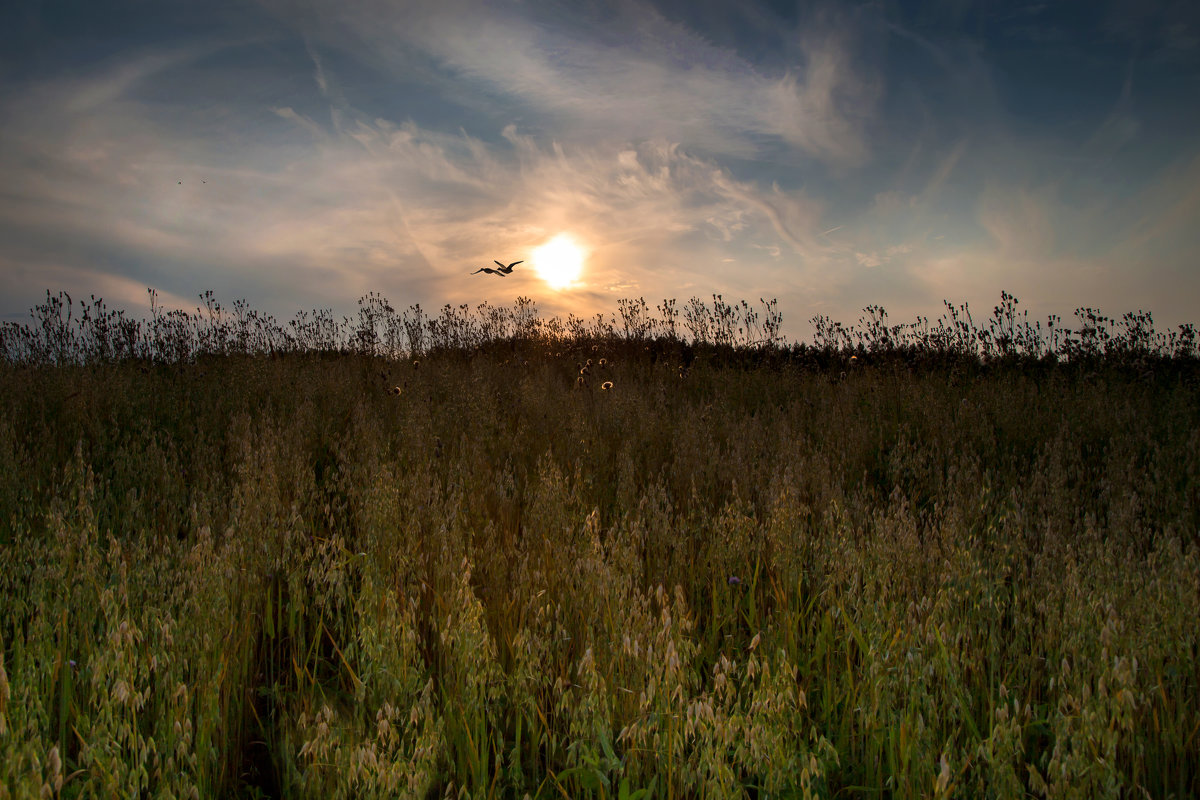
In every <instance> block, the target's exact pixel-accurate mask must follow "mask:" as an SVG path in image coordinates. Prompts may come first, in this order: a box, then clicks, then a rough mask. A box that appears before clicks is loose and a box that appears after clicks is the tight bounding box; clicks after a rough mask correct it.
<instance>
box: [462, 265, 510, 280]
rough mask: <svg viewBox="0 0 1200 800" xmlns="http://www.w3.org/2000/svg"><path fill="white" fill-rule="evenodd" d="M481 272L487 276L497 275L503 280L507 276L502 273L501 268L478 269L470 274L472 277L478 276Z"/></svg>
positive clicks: (505, 273)
mask: <svg viewBox="0 0 1200 800" xmlns="http://www.w3.org/2000/svg"><path fill="white" fill-rule="evenodd" d="M481 272H486V273H487V274H488V275H499V276H500V277H501V278H504V277H507V276H508V273H507V272H504V270H503V268H501V269H492V268H491V267H480V268H479V269H477V270H475V271H474V272H472V273H471V274H472V275H478V274H479V273H481Z"/></svg>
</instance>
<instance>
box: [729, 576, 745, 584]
mask: <svg viewBox="0 0 1200 800" xmlns="http://www.w3.org/2000/svg"><path fill="white" fill-rule="evenodd" d="M729 585H730V586H741V585H742V579H741V578H739V577H738V576H737V575H730V576H729Z"/></svg>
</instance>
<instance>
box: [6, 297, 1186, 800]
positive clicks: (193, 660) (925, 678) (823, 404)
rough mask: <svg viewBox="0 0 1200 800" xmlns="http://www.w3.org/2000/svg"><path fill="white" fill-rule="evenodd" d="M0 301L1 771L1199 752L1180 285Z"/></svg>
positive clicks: (579, 776) (704, 787)
mask: <svg viewBox="0 0 1200 800" xmlns="http://www.w3.org/2000/svg"><path fill="white" fill-rule="evenodd" d="M204 303H205V305H204V307H203V308H201V309H198V310H197V312H196V313H195V314H190V315H189V314H184V313H182V312H165V313H164V312H162V311H161V309H158V308H155V309H153V312H152V318H151V319H150V320H147V321H138V320H133V319H132V318H128V317H126V316H125V315H124V314H121V313H118V312H112V311H108V310H107V309H106V308H104V306H103V304H102V303H101V302H100V301H95V300H93V301H91V302H90V303H88V304H78V303H72V301H71V300H70V298H67V297H66V296H65V295H59V296H58V297H53V296H48V297H47V302H46V304H45V305H44V306H39V307H38V308H36V309H35V310H34V314H33V317H34V318H33V322H31V323H30V324H27V325H15V324H13V323H6V324H5V326H4V328H3V330H0V355H2V356H3V359H2V361H0V797H2V798H9V797H11V798H33V797H38V798H40V797H53V798H57V797H67V798H75V797H88V798H91V797H100V798H107V797H154V798H217V797H241V798H262V797H289V798H291V797H295V798H393V797H415V798H435V797H471V798H493V797H495V798H522V797H526V796H528V797H531V798H547V799H548V798H566V799H567V800H573V798H619V799H620V800H626V799H628V800H633V799H634V798H644V799H646V800H649V798H768V797H769V798H802V797H803V798H808V797H820V798H834V797H836V798H916V797H946V798H949V797H960V798H985V797H994V798H1010V797H1013V798H1017V797H1034V798H1043V797H1044V798H1142V797H1151V798H1169V797H1174V798H1180V800H1182V798H1187V797H1193V796H1196V795H1197V794H1200V625H1198V624H1197V618H1198V617H1200V362H1198V359H1197V350H1196V337H1195V330H1194V328H1192V327H1191V326H1183V327H1181V328H1180V329H1178V330H1177V331H1175V332H1169V333H1162V332H1157V331H1155V330H1154V329H1153V325H1152V321H1151V320H1150V319H1149V316H1148V315H1134V314H1131V315H1126V316H1125V317H1124V318H1122V319H1120V320H1111V319H1108V318H1105V317H1103V316H1102V315H1100V314H1099V312H1096V311H1093V310H1090V309H1081V310H1080V312H1079V314H1077V318H1078V319H1077V323H1072V324H1071V325H1070V326H1066V325H1064V324H1063V323H1062V322H1061V321H1057V320H1048V321H1047V323H1046V324H1045V325H1041V324H1030V323H1029V321H1028V318H1027V317H1026V316H1024V315H1023V314H1021V313H1020V312H1019V310H1018V309H1019V306H1018V305H1017V303H1016V301H1015V299H1014V298H1011V297H1010V296H1008V295H1005V296H1004V297H1003V298H1002V302H1001V304H1000V305H999V306H997V307H996V309H995V312H994V314H993V315H992V317H991V318H990V319H988V320H983V321H979V322H976V321H975V320H973V319H971V318H970V315H969V310H968V309H967V308H966V307H957V308H956V307H952V306H947V309H948V312H947V316H945V317H943V319H941V320H939V321H938V322H937V323H934V324H930V323H929V322H928V321H926V320H918V321H917V322H916V323H914V324H911V325H892V324H890V323H889V322H888V321H887V317H886V313H885V312H883V310H882V309H879V308H875V307H871V308H868V309H867V310H866V312H865V316H864V317H863V319H861V320H860V321H859V322H858V323H857V324H855V325H849V326H843V325H841V324H838V323H835V322H832V321H830V320H827V319H823V318H822V319H818V320H816V321H815V322H816V323H817V324H816V330H817V339H816V341H815V342H814V343H809V344H804V345H799V344H787V343H786V342H784V341H783V340H782V339H781V337H780V336H779V322H780V317H779V314H778V311H777V309H776V307H775V306H774V304H773V303H764V304H762V306H760V307H754V306H751V305H749V304H738V305H733V304H726V303H725V302H724V301H723V300H722V299H721V298H719V297H716V298H714V299H713V302H712V303H711V304H708V303H703V302H700V301H697V300H693V301H692V302H691V303H690V304H688V305H687V306H683V307H681V308H679V309H677V308H676V306H675V304H674V303H664V304H663V305H661V306H659V307H658V308H657V309H656V310H651V309H650V308H648V307H647V305H646V304H645V303H644V302H643V301H628V302H622V304H621V305H620V308H619V309H618V311H617V313H615V314H612V315H610V316H607V317H606V316H604V315H599V316H597V317H596V318H594V319H592V320H580V319H576V318H574V317H569V318H568V319H566V320H560V319H557V318H555V319H550V320H543V319H541V318H539V316H538V314H537V311H536V308H535V307H534V306H533V304H532V303H531V302H530V301H527V300H524V299H522V300H520V301H518V303H517V304H516V305H515V306H514V307H513V308H511V309H496V308H492V307H488V306H481V307H479V308H478V309H468V308H466V307H459V308H452V307H450V306H446V307H445V308H444V309H442V310H441V312H440V313H438V314H432V315H431V314H426V313H425V312H423V311H422V310H421V309H419V308H418V307H415V306H414V307H411V308H410V309H409V310H408V311H406V312H404V313H398V312H396V311H395V310H393V309H392V308H391V306H390V305H388V304H387V302H386V301H385V300H383V299H382V298H380V297H378V296H375V295H371V296H368V297H367V298H364V299H363V301H362V302H361V303H360V313H359V316H358V317H357V318H355V319H341V320H335V319H334V318H333V317H332V315H331V314H329V313H328V312H312V313H311V314H305V315H299V316H298V317H297V318H296V319H295V320H292V321H291V322H289V323H287V324H286V325H285V324H280V323H277V322H276V321H275V320H273V319H272V318H270V317H266V316H264V315H260V314H257V313H255V312H253V311H251V310H249V309H247V308H246V307H245V306H244V304H236V305H235V307H234V308H233V309H224V308H221V307H220V306H219V305H218V304H217V303H216V302H215V301H213V299H212V298H211V296H209V295H206V296H205V298H204Z"/></svg>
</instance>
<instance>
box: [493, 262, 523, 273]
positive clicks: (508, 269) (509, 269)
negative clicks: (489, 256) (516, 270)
mask: <svg viewBox="0 0 1200 800" xmlns="http://www.w3.org/2000/svg"><path fill="white" fill-rule="evenodd" d="M524 263H525V262H524V261H514V262H513V263H511V264H509V265H508V266H507V267H506V266H504V265H503V264H501V263H500V262H499V261H496V262H495V264H496V266H497V267H499V268H500V271H501V272H503V273H504V274H505V275H508V274H511V273H512V270H513V267H515V266H516V265H517V264H524Z"/></svg>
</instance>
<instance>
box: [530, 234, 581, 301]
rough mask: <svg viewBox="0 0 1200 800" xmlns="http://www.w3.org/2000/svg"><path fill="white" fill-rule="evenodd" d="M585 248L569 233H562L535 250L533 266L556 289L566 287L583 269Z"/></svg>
mask: <svg viewBox="0 0 1200 800" xmlns="http://www.w3.org/2000/svg"><path fill="white" fill-rule="evenodd" d="M583 259H584V251H583V248H582V247H580V246H579V244H578V243H576V241H575V239H573V238H572V237H571V236H570V235H569V234H566V233H560V234H559V235H558V236H555V237H554V238H553V239H551V240H550V241H548V242H546V243H545V244H544V245H542V246H541V247H539V248H537V249H536V250H534V251H533V257H532V259H531V261H532V262H533V268H534V269H536V270H537V273H538V276H539V277H541V279H542V280H544V281H545V282H546V283H548V284H550V286H551V287H552V288H555V289H565V288H567V287H568V286H570V285H571V284H572V283H574V282H575V281H576V279H578V278H579V274H580V273H581V272H582V271H583Z"/></svg>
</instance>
